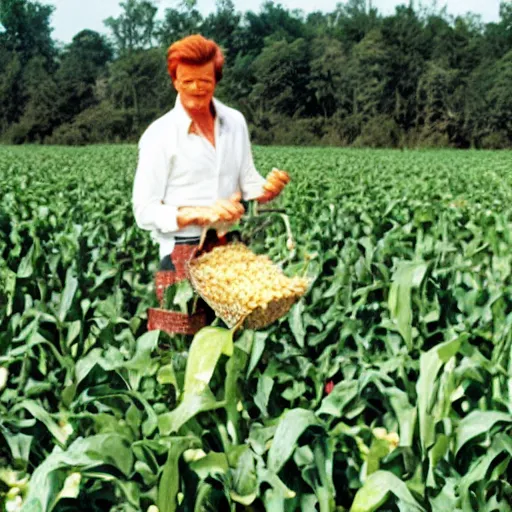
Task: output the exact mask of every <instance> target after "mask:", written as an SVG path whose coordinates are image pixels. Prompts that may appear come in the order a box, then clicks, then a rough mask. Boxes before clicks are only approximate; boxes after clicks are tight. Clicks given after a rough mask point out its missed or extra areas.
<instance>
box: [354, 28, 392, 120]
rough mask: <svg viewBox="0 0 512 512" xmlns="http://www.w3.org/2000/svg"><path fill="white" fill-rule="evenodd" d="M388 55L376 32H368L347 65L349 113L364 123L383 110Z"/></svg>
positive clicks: (379, 32) (378, 33)
mask: <svg viewBox="0 0 512 512" xmlns="http://www.w3.org/2000/svg"><path fill="white" fill-rule="evenodd" d="M388 66H389V62H388V55H387V52H386V45H385V42H384V38H383V37H382V33H381V31H380V30H378V29H375V30H372V31H371V32H369V33H368V34H367V35H366V36H365V37H364V39H363V40H362V41H361V42H360V43H358V44H357V45H356V46H355V47H354V49H353V51H352V59H351V61H350V64H349V69H348V73H349V75H350V81H351V89H352V94H353V96H352V113H353V114H360V115H361V116H362V121H363V122H366V121H368V120H369V119H371V118H372V117H375V116H377V115H378V114H379V112H381V111H382V110H383V108H384V105H385V101H386V87H387V81H388V71H389V70H388Z"/></svg>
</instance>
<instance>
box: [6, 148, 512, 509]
mask: <svg viewBox="0 0 512 512" xmlns="http://www.w3.org/2000/svg"><path fill="white" fill-rule="evenodd" d="M136 156H137V153H136V148H135V147H134V146H118V147H113V146H96V147H87V148H45V147H38V146H31V147H24V148H17V147H6V148H4V151H3V152H2V154H1V156H0V171H1V172H0V176H1V178H0V186H1V189H2V195H1V197H0V227H1V228H2V229H0V282H1V286H0V441H1V442H0V468H2V469H0V504H1V505H0V506H2V507H4V508H5V507H6V505H7V503H8V504H9V507H11V506H12V507H14V505H15V504H17V505H18V506H19V505H21V503H24V507H23V510H42V511H44V510H55V511H63V510H91V511H100V510H123V511H133V512H135V511H138V510H148V508H149V507H150V506H151V505H157V506H158V508H159V510H161V511H176V512H188V511H193V510H205V511H206V510H219V511H224V510H226V511H227V510H247V511H250V510H253V511H254V510H256V511H262V510H268V511H273V510H276V511H290V512H292V511H293V512H296V511H304V512H310V511H312V510H318V511H320V512H339V511H342V510H344V511H350V510H351V511H352V512H356V511H357V512H365V511H366V512H370V511H377V510H408V511H409V510H411V511H414V510H417V511H422V510H424V511H428V512H446V511H447V510H454V511H461V512H480V511H483V510H503V511H509V510H510V502H511V497H512V495H511V488H510V481H511V478H512V443H511V437H510V436H511V433H512V408H511V390H512V387H511V386H512V380H511V375H512V352H511V350H512V333H511V329H510V325H512V323H511V322H512V316H511V315H512V301H511V298H510V294H509V288H510V284H511V280H512V261H511V245H512V238H511V235H510V233H512V230H511V229H510V228H511V224H512V212H511V209H510V204H511V200H512V189H511V185H510V184H511V180H512V168H511V164H510V157H509V155H508V154H507V153H505V152H466V153H462V152H457V153H455V152H450V151H425V152H419V151H414V152H411V151H402V152H396V151H385V150H379V151H370V150H348V149H344V150H335V149H328V148H319V149H301V148H296V149H291V148H276V149H272V148H259V147H257V148H255V160H256V164H257V166H258V167H259V168H260V169H261V170H262V171H263V172H264V169H269V168H271V167H273V166H277V167H280V168H285V169H288V170H289V171H290V173H291V176H292V182H291V184H290V185H289V189H288V190H287V191H286V193H285V194H284V196H283V197H282V199H280V201H281V204H280V206H282V207H284V208H285V209H286V210H287V211H288V213H289V214H290V219H291V223H292V227H293V230H294V234H295V237H296V242H297V247H296V252H295V253H293V254H292V255H290V254H289V252H288V250H287V248H286V236H284V235H285V232H284V230H283V229H284V228H283V226H281V225H280V224H277V223H276V224H275V225H274V224H272V225H269V226H268V227H267V228H266V229H265V230H263V231H260V232H258V233H257V232H256V231H255V229H254V226H252V224H251V221H250V219H247V220H246V222H245V223H244V224H243V230H244V233H245V234H246V235H249V234H252V236H251V240H252V242H251V244H252V248H253V249H254V250H255V251H257V252H263V253H266V254H268V255H269V256H270V257H271V258H272V259H273V260H274V261H280V262H284V263H283V267H284V270H285V272H287V273H288V272H289V273H291V274H297V273H306V274H307V275H309V277H310V278H311V279H312V282H313V284H312V287H311V290H310V292H309V293H308V294H307V295H306V296H305V297H304V299H303V300H302V301H301V302H300V303H298V304H297V305H296V306H295V307H294V308H293V309H292V311H291V312H290V314H289V315H288V316H287V317H286V318H283V319H281V320H279V321H278V322H276V323H275V324H274V325H272V326H271V327H269V328H268V329H266V330H264V331H260V332H251V331H246V332H243V333H236V334H234V333H233V332H231V331H229V330H226V329H223V328H221V327H218V326H212V327H208V328H205V329H203V330H202V331H200V332H199V333H198V334H197V335H196V336H195V337H194V339H193V340H190V339H188V338H186V337H179V336H174V337H170V336H167V335H165V334H164V333H160V332H158V331H151V332H146V320H147V314H146V311H147V308H148V307H151V306H154V305H156V303H157V300H156V297H154V290H153V281H152V280H153V273H154V272H155V271H156V269H157V262H158V250H157V248H156V247H155V246H154V245H153V243H152V242H151V240H150V237H149V236H148V235H147V233H144V232H142V231H141V230H140V229H138V228H137V227H136V225H135V223H134V220H133V214H132V211H131V206H130V203H129V201H127V200H126V198H127V197H129V196H130V191H131V187H132V179H133V169H134V167H135V164H136ZM182 293H184V294H185V295H186V290H184V291H183V290H182ZM187 296H188V295H187ZM173 299H176V300H175V302H181V301H180V300H178V299H177V298H176V296H175V297H173ZM330 381H332V384H331V385H330V386H329V389H330V388H331V387H332V390H331V392H330V393H329V394H328V393H327V391H326V383H327V382H330Z"/></svg>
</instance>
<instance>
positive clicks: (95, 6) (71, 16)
mask: <svg viewBox="0 0 512 512" xmlns="http://www.w3.org/2000/svg"><path fill="white" fill-rule="evenodd" d="M39 1H40V2H41V3H43V4H51V5H54V6H55V8H56V9H55V11H54V13H53V17H52V26H53V28H54V31H53V34H52V35H53V38H54V39H57V40H59V41H61V42H62V43H69V42H71V39H72V38H73V36H74V35H76V34H77V33H78V32H80V31H81V30H83V29H86V28H88V29H91V30H96V31H97V32H100V33H107V31H106V27H105V25H104V24H103V20H105V19H106V18H108V17H109V16H114V17H116V16H118V15H119V14H120V13H121V8H120V7H119V2H120V0H39ZM338 2H339V0H277V1H275V3H279V4H281V5H282V6H283V7H285V8H287V9H290V10H292V9H301V10H303V11H304V12H305V13H308V12H312V11H324V12H331V11H333V10H334V9H335V7H336V4H337V3H338ZM405 2H407V3H408V0H403V1H396V0H372V5H373V6H374V7H376V8H377V9H378V11H379V12H380V13H381V14H385V15H386V14H392V13H393V12H394V8H395V6H396V5H398V4H401V3H405ZM179 3H180V1H179V0H155V5H158V6H159V8H160V13H163V11H164V10H165V9H166V8H169V7H172V8H176V7H178V5H179ZM233 3H234V4H235V8H236V9H237V10H238V11H241V12H246V11H255V12H258V11H259V9H260V6H261V4H262V3H263V1H262V0H233ZM342 3H343V2H342ZM423 3H424V4H427V5H429V4H430V2H428V1H427V2H425V0H424V1H423ZM415 5H419V1H418V0H415ZM437 6H438V8H441V7H443V6H446V7H447V11H448V13H449V14H452V15H461V14H465V13H467V12H471V13H473V14H479V15H481V17H482V20H483V21H484V22H491V21H498V19H499V0H438V1H437ZM197 9H198V10H199V11H200V12H201V13H202V14H203V15H207V14H209V13H210V12H214V11H215V0H198V1H197Z"/></svg>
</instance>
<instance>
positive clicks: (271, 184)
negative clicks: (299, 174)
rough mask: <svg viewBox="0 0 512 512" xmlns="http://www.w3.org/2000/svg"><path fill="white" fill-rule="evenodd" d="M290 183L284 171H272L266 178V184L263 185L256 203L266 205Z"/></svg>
mask: <svg viewBox="0 0 512 512" xmlns="http://www.w3.org/2000/svg"><path fill="white" fill-rule="evenodd" d="M289 182H290V176H289V175H288V173H287V172H286V171H280V170H279V169H272V171H271V172H270V173H269V174H268V176H267V182H266V183H265V185H263V194H262V195H261V196H260V197H258V199H257V201H258V203H261V204H263V203H268V202H269V201H272V199H274V198H276V197H277V196H278V195H279V194H280V193H281V192H282V191H283V189H284V187H285V186H286V185H287V184H288V183H289Z"/></svg>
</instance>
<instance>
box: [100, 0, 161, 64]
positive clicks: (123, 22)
mask: <svg viewBox="0 0 512 512" xmlns="http://www.w3.org/2000/svg"><path fill="white" fill-rule="evenodd" d="M119 5H120V6H121V7H122V8H123V10H124V11H123V13H122V14H121V15H120V16H118V17H117V18H113V17H109V18H107V19H106V20H105V21H104V23H105V25H106V26H107V27H108V28H109V29H110V30H111V31H112V35H113V38H114V44H115V48H116V50H117V52H118V54H119V55H120V56H124V55H126V54H131V53H132V52H134V51H136V50H141V49H144V48H150V47H151V46H152V45H153V40H154V37H155V29H156V21H155V16H156V13H157V11H158V8H157V7H155V6H154V5H153V3H152V2H150V1H148V0H126V1H125V2H121V3H120V4H119Z"/></svg>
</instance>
